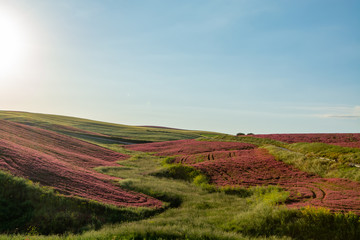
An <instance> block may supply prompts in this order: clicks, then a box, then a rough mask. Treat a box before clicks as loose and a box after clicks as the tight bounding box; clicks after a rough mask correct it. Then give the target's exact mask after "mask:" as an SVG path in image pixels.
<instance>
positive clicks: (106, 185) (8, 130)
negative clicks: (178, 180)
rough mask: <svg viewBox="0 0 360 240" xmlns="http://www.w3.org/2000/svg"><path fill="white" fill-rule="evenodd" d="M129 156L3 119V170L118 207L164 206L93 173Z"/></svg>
mask: <svg viewBox="0 0 360 240" xmlns="http://www.w3.org/2000/svg"><path fill="white" fill-rule="evenodd" d="M126 158H128V156H127V155H124V154H120V153H117V152H113V151H111V150H108V149H105V148H102V147H99V146H97V145H94V144H90V143H87V142H84V141H81V140H77V139H74V138H71V137H67V136H64V135H61V134H57V133H54V132H51V131H47V130H43V129H39V128H36V127H31V126H27V125H23V124H18V123H13V122H9V121H4V120H0V169H1V170H4V171H8V172H10V173H11V174H13V175H16V176H20V177H24V178H26V179H30V180H32V181H34V182H39V183H40V184H41V185H44V186H50V187H53V188H54V189H55V190H56V191H58V192H59V193H62V194H64V195H67V196H79V197H83V198H87V199H91V200H96V201H99V202H103V203H107V204H112V205H116V206H141V207H161V206H162V203H161V202H160V201H158V200H156V199H154V198H151V197H149V196H146V195H144V194H140V193H136V192H131V191H127V190H124V189H122V188H120V187H119V186H116V185H115V184H114V183H113V181H114V180H117V179H116V178H113V177H110V176H107V175H104V174H100V173H98V172H96V171H94V170H93V168H94V167H98V166H119V165H118V164H117V163H116V162H117V161H119V160H124V159H126Z"/></svg>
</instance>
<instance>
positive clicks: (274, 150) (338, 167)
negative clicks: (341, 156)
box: [263, 144, 360, 181]
mask: <svg viewBox="0 0 360 240" xmlns="http://www.w3.org/2000/svg"><path fill="white" fill-rule="evenodd" d="M320 145H321V146H322V144H320ZM325 145H327V144H325ZM298 146H305V147H306V148H308V147H310V148H311V146H313V144H310V146H308V144H299V145H298V144H296V145H291V147H290V149H292V150H291V151H289V150H287V149H283V148H279V147H276V146H272V145H266V146H263V148H265V149H267V150H268V151H269V152H270V154H272V155H274V156H275V158H276V159H277V160H279V161H283V162H285V163H287V164H290V165H293V166H294V167H295V168H298V169H300V170H302V171H305V172H308V173H314V174H316V175H319V176H321V177H328V178H334V177H335V178H345V179H349V180H353V181H360V168H356V167H352V166H350V165H349V164H348V163H347V162H340V161H335V160H332V159H327V158H323V157H320V156H318V155H317V154H316V152H315V153H314V152H309V153H307V154H304V153H302V151H303V150H301V151H300V152H295V151H293V150H295V149H296V150H297V148H298ZM325 147H327V146H325ZM339 148H340V149H342V147H339ZM336 149H337V148H336ZM348 156H349V155H348Z"/></svg>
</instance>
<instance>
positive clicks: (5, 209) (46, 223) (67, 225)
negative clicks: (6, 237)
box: [0, 171, 158, 234]
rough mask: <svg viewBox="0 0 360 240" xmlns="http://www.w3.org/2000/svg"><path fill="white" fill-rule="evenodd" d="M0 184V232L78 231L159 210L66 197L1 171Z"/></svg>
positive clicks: (145, 215) (142, 216) (137, 217)
mask: <svg viewBox="0 0 360 240" xmlns="http://www.w3.org/2000/svg"><path fill="white" fill-rule="evenodd" d="M0 186H1V188H0V232H3V233H4V232H5V233H26V232H28V233H32V234H35V233H36V234H59V233H65V232H75V233H80V232H83V231H87V230H91V229H99V228H100V226H102V225H103V224H104V223H115V222H122V221H134V220H139V219H142V218H145V217H149V216H151V215H153V214H155V213H156V212H157V211H158V210H154V209H145V208H116V207H113V206H110V205H104V204H101V203H98V202H95V201H88V200H85V199H81V198H76V197H71V198H70V197H66V196H63V195H60V194H57V193H56V192H54V190H53V189H51V188H46V187H41V186H39V185H38V184H35V183H33V182H31V181H29V180H25V179H23V178H19V177H14V176H12V175H10V174H8V173H5V172H1V171H0Z"/></svg>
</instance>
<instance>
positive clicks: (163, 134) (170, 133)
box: [0, 111, 219, 144]
mask: <svg viewBox="0 0 360 240" xmlns="http://www.w3.org/2000/svg"><path fill="white" fill-rule="evenodd" d="M0 119H3V120H10V121H12V122H17V123H22V124H26V125H30V126H36V127H39V128H43V129H46V130H51V131H55V132H58V133H62V134H66V135H69V136H73V137H77V138H81V139H85V140H89V141H95V142H98V143H114V144H118V143H139V142H140V143H143V142H159V141H171V140H180V139H194V138H198V137H201V136H204V135H218V134H219V133H214V132H206V131H191V130H179V129H171V128H159V127H137V126H128V125H122V124H115V123H106V122H99V121H93V120H89V119H83V118H75V117H66V116H59V115H49V114H39V113H28V112H14V111H0Z"/></svg>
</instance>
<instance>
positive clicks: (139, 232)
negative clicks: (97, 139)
mask: <svg viewBox="0 0 360 240" xmlns="http://www.w3.org/2000/svg"><path fill="white" fill-rule="evenodd" d="M109 147H111V148H112V149H116V150H117V151H120V152H122V153H126V154H129V155H132V158H130V159H129V160H126V161H122V162H121V165H122V166H123V167H100V168H97V170H98V171H100V172H102V173H106V174H109V175H112V176H117V177H121V178H122V179H123V180H121V181H120V184H121V185H122V186H123V187H125V188H128V189H132V190H136V191H141V192H143V193H146V194H149V195H151V196H154V197H158V198H160V199H162V200H164V201H167V202H168V203H169V206H168V209H167V210H166V211H164V212H161V213H159V214H157V215H154V216H152V217H150V218H147V219H145V218H144V219H142V220H139V221H133V222H126V223H115V224H110V225H104V226H103V227H102V228H101V229H99V230H91V231H87V232H85V233H83V234H80V235H79V234H75V235H74V234H67V235H52V236H48V237H47V236H38V235H34V236H31V239H32V240H33V239H357V237H359V236H360V235H359V234H360V218H359V216H356V215H353V214H348V215H344V214H337V215H336V214H332V213H330V212H328V211H327V210H324V209H303V210H301V211H299V210H289V209H287V208H285V207H283V206H281V205H280V206H279V203H282V202H284V201H285V199H286V198H287V197H288V193H287V192H285V191H282V190H281V189H280V188H278V187H276V186H270V187H256V188H250V189H244V188H236V187H224V188H220V189H217V188H215V190H214V189H213V191H208V189H206V188H201V187H199V186H197V185H196V184H194V181H195V182H196V179H197V178H198V177H199V176H201V174H198V173H197V172H194V171H192V169H188V168H184V169H181V168H180V167H179V166H178V165H165V167H164V160H165V158H159V157H155V156H152V155H150V154H146V153H140V152H131V151H129V150H125V149H123V148H121V147H119V146H115V145H112V146H109ZM171 169H172V170H171ZM178 171H180V172H182V173H184V174H183V175H180V176H178V175H177V173H178ZM156 173H161V174H160V175H158V174H156ZM167 173H168V174H167ZM174 173H175V174H174ZM200 182H201V183H206V181H205V180H204V179H203V181H200ZM327 224H330V225H327ZM329 226H331V227H332V228H331V229H329ZM7 237H9V235H3V236H0V239H9V238H7ZM11 237H13V239H14V240H17V239H25V238H26V236H25V235H11Z"/></svg>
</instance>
